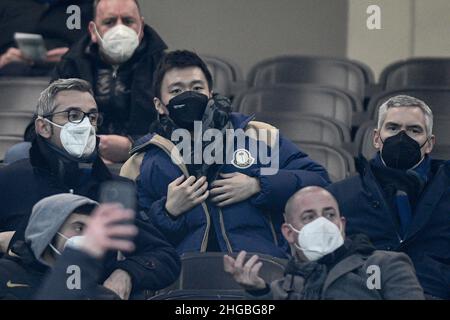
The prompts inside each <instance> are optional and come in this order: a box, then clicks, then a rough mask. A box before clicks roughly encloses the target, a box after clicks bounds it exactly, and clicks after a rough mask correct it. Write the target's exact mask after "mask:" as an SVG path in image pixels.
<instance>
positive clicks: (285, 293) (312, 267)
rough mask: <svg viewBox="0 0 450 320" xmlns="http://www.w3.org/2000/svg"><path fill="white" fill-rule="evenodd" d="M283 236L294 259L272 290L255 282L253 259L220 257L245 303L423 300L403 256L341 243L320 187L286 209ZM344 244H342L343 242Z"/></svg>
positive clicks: (364, 243)
mask: <svg viewBox="0 0 450 320" xmlns="http://www.w3.org/2000/svg"><path fill="white" fill-rule="evenodd" d="M285 219H286V221H285V223H284V224H283V226H282V232H283V236H284V237H285V238H286V240H287V241H288V243H289V244H290V245H291V248H292V256H293V258H292V259H291V260H290V261H289V263H288V264H287V266H286V270H285V276H284V278H282V279H280V280H275V281H274V282H273V283H271V285H270V286H269V285H268V284H266V283H265V281H264V280H263V279H262V278H261V277H260V276H259V270H260V269H261V267H262V266H263V264H262V262H259V261H258V256H257V255H254V256H252V257H251V258H250V259H248V260H247V261H245V256H246V252H244V251H242V252H240V253H239V254H238V256H237V258H236V259H234V258H232V257H230V256H228V255H225V256H224V268H225V271H226V272H228V273H230V274H231V275H232V276H233V277H234V279H235V280H236V281H237V282H238V283H239V284H240V285H241V286H243V287H244V288H245V289H246V290H247V292H248V294H249V298H257V299H277V300H321V299H332V300H335V299H345V300H347V299H358V300H372V299H374V300H383V299H423V298H424V295H423V291H422V288H421V286H420V285H419V282H418V280H417V278H416V275H415V272H414V267H413V266H412V263H411V260H410V259H409V258H408V256H407V255H405V254H403V253H393V252H385V251H376V250H375V248H374V247H373V246H372V245H371V244H370V242H369V240H368V238H367V237H366V236H364V235H362V234H360V235H355V236H354V237H350V238H346V237H345V218H343V217H341V216H340V213H339V208H338V205H337V202H336V200H335V199H334V197H333V196H332V195H331V194H330V193H329V192H328V191H326V190H325V189H322V188H320V187H306V188H303V189H301V190H300V191H298V192H297V193H296V194H294V195H293V196H292V197H291V198H290V199H289V201H288V203H287V204H286V209H285ZM344 239H345V241H344Z"/></svg>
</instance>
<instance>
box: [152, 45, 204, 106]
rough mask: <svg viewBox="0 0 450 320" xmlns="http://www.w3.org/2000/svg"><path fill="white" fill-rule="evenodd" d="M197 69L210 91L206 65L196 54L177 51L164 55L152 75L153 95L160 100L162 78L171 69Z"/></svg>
mask: <svg viewBox="0 0 450 320" xmlns="http://www.w3.org/2000/svg"><path fill="white" fill-rule="evenodd" d="M189 67H198V68H200V69H201V70H202V72H203V74H204V75H205V78H206V81H207V82H208V87H209V90H210V91H211V90H212V87H213V79H212V75H211V72H209V70H208V66H207V65H206V63H205V62H204V61H203V60H202V59H201V58H200V57H199V55H198V54H196V53H194V52H192V51H188V50H177V51H171V52H168V53H166V54H165V55H164V56H163V57H162V58H161V60H160V62H159V64H158V66H157V67H156V70H155V73H154V75H153V95H154V96H155V97H157V98H159V99H161V84H162V81H163V79H164V76H165V74H166V73H167V72H169V71H170V70H172V69H175V68H179V69H184V68H189Z"/></svg>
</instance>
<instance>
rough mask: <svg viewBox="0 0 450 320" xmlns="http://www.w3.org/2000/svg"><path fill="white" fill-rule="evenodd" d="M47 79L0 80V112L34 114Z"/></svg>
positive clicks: (47, 81) (46, 84)
mask: <svg viewBox="0 0 450 320" xmlns="http://www.w3.org/2000/svg"><path fill="white" fill-rule="evenodd" d="M48 83H49V79H47V78H0V97H1V100H0V111H14V112H27V113H31V114H32V113H34V112H35V109H36V105H37V101H38V99H39V96H40V94H41V92H42V91H43V90H44V89H45V88H47V86H48Z"/></svg>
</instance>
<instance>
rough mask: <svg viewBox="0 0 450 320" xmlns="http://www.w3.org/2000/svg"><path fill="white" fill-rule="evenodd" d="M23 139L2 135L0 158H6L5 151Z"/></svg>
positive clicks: (0, 138) (0, 137)
mask: <svg viewBox="0 0 450 320" xmlns="http://www.w3.org/2000/svg"><path fill="white" fill-rule="evenodd" d="M22 141H23V139H22V138H19V137H12V136H0V160H3V159H4V158H5V153H6V151H7V150H8V149H9V148H10V147H12V146H13V145H15V144H16V143H19V142H22Z"/></svg>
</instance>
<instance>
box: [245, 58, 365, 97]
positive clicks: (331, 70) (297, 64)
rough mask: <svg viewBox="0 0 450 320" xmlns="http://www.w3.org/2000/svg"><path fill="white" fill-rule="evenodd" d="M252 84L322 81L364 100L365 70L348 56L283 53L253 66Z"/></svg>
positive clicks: (251, 73) (250, 73)
mask: <svg viewBox="0 0 450 320" xmlns="http://www.w3.org/2000/svg"><path fill="white" fill-rule="evenodd" d="M247 79H248V84H249V86H250V87H261V86H270V85H274V84H281V83H282V84H286V83H297V84H301V83H303V84H305V83H306V84H320V85H325V86H331V87H335V88H338V89H340V90H344V91H348V92H350V93H351V94H353V95H354V96H355V97H357V98H358V99H359V100H360V101H363V99H364V94H365V78H364V72H363V71H362V70H361V68H360V66H358V65H356V64H354V63H353V62H352V61H350V60H347V59H339V58H327V57H307V56H281V57H275V58H272V59H267V60H264V61H262V62H260V63H258V64H256V65H255V66H253V67H252V68H251V70H250V72H249V75H248V78H247Z"/></svg>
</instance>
